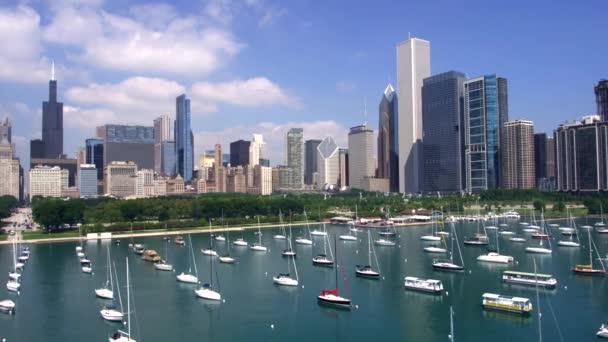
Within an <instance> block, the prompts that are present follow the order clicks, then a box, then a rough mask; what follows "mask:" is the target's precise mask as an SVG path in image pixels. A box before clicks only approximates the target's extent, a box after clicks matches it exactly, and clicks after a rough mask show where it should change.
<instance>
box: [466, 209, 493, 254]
mask: <svg viewBox="0 0 608 342" xmlns="http://www.w3.org/2000/svg"><path fill="white" fill-rule="evenodd" d="M477 217H478V220H477V233H476V234H475V236H474V237H471V238H466V237H465V238H464V242H463V243H464V244H465V246H486V245H488V233H487V232H486V227H485V226H484V224H483V223H482V222H481V221H482V219H481V215H480V214H479V209H478V210H477ZM480 226H481V227H482V228H483V234H482V233H481V230H480V229H479V227H480Z"/></svg>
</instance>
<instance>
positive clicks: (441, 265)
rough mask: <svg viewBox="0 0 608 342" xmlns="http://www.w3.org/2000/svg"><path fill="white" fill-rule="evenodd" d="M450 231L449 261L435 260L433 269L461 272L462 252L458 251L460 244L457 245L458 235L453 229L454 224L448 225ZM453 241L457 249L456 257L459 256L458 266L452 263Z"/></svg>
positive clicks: (462, 266)
mask: <svg viewBox="0 0 608 342" xmlns="http://www.w3.org/2000/svg"><path fill="white" fill-rule="evenodd" d="M450 230H451V234H450V235H451V247H450V258H449V259H435V260H433V264H432V265H433V268H434V269H436V270H440V271H456V272H458V271H463V270H464V260H463V259H462V252H461V251H460V244H459V243H458V234H456V229H455V228H454V223H453V222H452V223H450ZM454 240H456V247H457V249H458V255H459V256H460V265H457V264H455V263H454Z"/></svg>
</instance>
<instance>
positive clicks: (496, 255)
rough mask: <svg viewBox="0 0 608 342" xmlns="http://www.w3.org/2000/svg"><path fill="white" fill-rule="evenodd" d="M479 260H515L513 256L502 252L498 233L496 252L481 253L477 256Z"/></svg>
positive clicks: (501, 261)
mask: <svg viewBox="0 0 608 342" xmlns="http://www.w3.org/2000/svg"><path fill="white" fill-rule="evenodd" d="M477 261H484V262H493V263H498V264H508V263H510V262H513V257H512V256H510V255H501V254H500V244H499V243H498V235H496V252H490V253H488V254H484V255H480V256H478V257H477Z"/></svg>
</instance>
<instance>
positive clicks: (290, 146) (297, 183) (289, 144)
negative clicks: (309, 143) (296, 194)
mask: <svg viewBox="0 0 608 342" xmlns="http://www.w3.org/2000/svg"><path fill="white" fill-rule="evenodd" d="M285 157H286V158H285V162H286V164H287V167H288V168H290V169H292V170H293V184H291V186H290V188H292V189H301V188H302V186H303V183H304V130H303V129H302V128H291V129H290V130H289V131H288V132H287V136H286V137H285Z"/></svg>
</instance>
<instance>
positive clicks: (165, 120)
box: [154, 114, 173, 144]
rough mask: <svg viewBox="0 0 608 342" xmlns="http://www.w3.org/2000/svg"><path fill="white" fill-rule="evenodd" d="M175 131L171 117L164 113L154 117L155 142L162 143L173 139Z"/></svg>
mask: <svg viewBox="0 0 608 342" xmlns="http://www.w3.org/2000/svg"><path fill="white" fill-rule="evenodd" d="M172 135H173V131H172V130H171V117H169V115H167V114H163V115H161V116H159V117H158V118H156V119H154V142H155V143H157V144H160V143H161V142H163V141H166V140H173V137H172Z"/></svg>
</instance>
